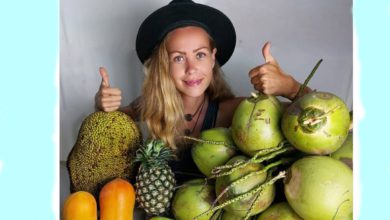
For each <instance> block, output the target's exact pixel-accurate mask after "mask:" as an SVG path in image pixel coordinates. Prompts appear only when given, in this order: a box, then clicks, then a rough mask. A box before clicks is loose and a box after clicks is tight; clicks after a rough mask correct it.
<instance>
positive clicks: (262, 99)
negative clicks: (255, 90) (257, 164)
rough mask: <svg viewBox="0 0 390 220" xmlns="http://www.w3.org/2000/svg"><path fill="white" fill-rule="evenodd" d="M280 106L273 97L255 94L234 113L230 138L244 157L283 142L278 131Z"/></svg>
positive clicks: (280, 114) (281, 135)
mask: <svg viewBox="0 0 390 220" xmlns="http://www.w3.org/2000/svg"><path fill="white" fill-rule="evenodd" d="M281 117H282V106H281V103H280V101H279V100H278V99H277V98H276V97H274V96H269V95H264V94H257V95H254V96H252V97H249V98H247V99H245V100H243V101H242V102H241V103H240V104H239V105H238V107H237V109H236V110H235V112H234V115H233V119H232V125H231V130H232V138H233V140H234V142H235V143H236V145H237V147H238V148H239V149H240V150H241V151H242V152H243V153H245V154H246V155H249V156H254V155H255V154H256V152H257V151H259V150H262V149H267V148H273V147H276V146H278V144H279V143H280V142H281V141H282V140H283V134H282V132H281V129H280V119H281Z"/></svg>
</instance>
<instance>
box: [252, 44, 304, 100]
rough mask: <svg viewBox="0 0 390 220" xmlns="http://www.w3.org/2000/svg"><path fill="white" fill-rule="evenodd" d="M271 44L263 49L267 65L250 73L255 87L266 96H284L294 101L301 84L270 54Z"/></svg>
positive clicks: (258, 67)
mask: <svg viewBox="0 0 390 220" xmlns="http://www.w3.org/2000/svg"><path fill="white" fill-rule="evenodd" d="M270 48H271V44H270V43H269V42H267V43H265V44H264V46H263V49H262V53H263V57H264V60H265V63H264V64H262V65H260V66H257V67H255V68H253V69H252V70H251V71H249V77H250V79H251V83H252V84H253V87H254V88H255V89H256V90H258V91H259V92H262V93H264V94H266V95H274V96H283V97H286V98H288V99H290V100H292V99H293V98H294V97H295V95H296V94H297V93H298V90H299V87H300V84H299V83H298V82H297V81H296V80H295V79H294V78H293V77H291V76H290V75H288V74H286V73H285V72H284V71H283V70H282V69H281V68H280V66H279V64H278V62H277V61H276V59H275V58H274V57H273V56H272V55H271V52H270Z"/></svg>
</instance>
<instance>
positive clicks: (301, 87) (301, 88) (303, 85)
mask: <svg viewBox="0 0 390 220" xmlns="http://www.w3.org/2000/svg"><path fill="white" fill-rule="evenodd" d="M321 63H322V59H320V60H319V61H318V62H317V64H316V65H315V66H314V68H313V70H312V71H311V72H310V74H309V76H308V77H307V78H306V80H305V82H304V83H303V84H302V85H301V86H300V87H299V91H298V93H297V95H296V96H295V98H294V100H295V99H297V98H298V97H301V95H302V92H303V90H305V88H306V86H307V84H308V83H309V81H310V79H311V78H312V77H313V76H314V73H315V72H316V71H317V69H318V67H319V66H320V64H321Z"/></svg>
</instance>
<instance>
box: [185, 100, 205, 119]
mask: <svg viewBox="0 0 390 220" xmlns="http://www.w3.org/2000/svg"><path fill="white" fill-rule="evenodd" d="M205 100H206V97H205V96H204V97H203V102H202V104H201V105H199V107H198V109H196V111H195V112H194V114H185V115H184V119H185V120H186V121H192V119H193V118H194V116H195V115H196V114H198V112H199V110H200V109H201V108H203V105H204V103H205Z"/></svg>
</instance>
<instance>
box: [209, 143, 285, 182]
mask: <svg viewBox="0 0 390 220" xmlns="http://www.w3.org/2000/svg"><path fill="white" fill-rule="evenodd" d="M273 149H274V151H273V152H271V153H269V154H266V155H261V157H260V158H257V157H258V156H259V155H257V154H256V155H255V156H253V157H252V158H251V159H249V160H247V161H246V162H244V161H239V162H237V163H234V164H233V165H224V166H220V167H215V168H214V169H213V170H212V172H211V173H212V174H213V175H211V176H210V177H209V179H212V178H218V177H221V176H226V175H229V174H231V173H233V172H234V171H236V170H238V169H240V168H242V167H245V166H247V165H248V164H251V163H261V162H263V161H265V160H270V159H272V158H274V157H276V156H278V155H279V154H282V153H284V152H286V151H288V150H290V149H292V148H291V147H276V148H273ZM275 149H276V150H275ZM222 169H230V170H228V171H226V172H223V173H221V171H222Z"/></svg>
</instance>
